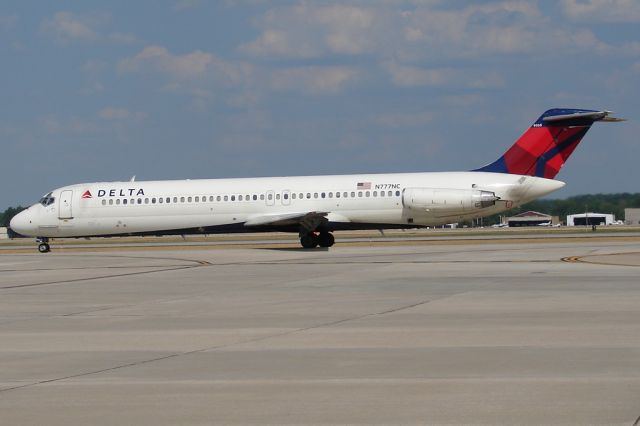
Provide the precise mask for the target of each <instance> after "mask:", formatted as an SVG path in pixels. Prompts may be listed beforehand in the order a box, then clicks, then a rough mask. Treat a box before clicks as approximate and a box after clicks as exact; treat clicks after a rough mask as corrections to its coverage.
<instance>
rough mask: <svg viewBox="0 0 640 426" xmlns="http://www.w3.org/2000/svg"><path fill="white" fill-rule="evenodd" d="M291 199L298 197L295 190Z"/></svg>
mask: <svg viewBox="0 0 640 426" xmlns="http://www.w3.org/2000/svg"><path fill="white" fill-rule="evenodd" d="M291 199H293V200H295V199H296V193H295V192H294V193H293V194H291Z"/></svg>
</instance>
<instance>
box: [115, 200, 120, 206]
mask: <svg viewBox="0 0 640 426" xmlns="http://www.w3.org/2000/svg"><path fill="white" fill-rule="evenodd" d="M119 205H120V198H117V199H116V206H119Z"/></svg>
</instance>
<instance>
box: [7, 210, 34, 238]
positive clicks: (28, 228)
mask: <svg viewBox="0 0 640 426" xmlns="http://www.w3.org/2000/svg"><path fill="white" fill-rule="evenodd" d="M9 227H10V228H11V230H12V231H14V232H16V233H18V234H20V235H24V236H33V231H34V230H35V228H36V227H35V225H34V223H33V215H32V214H31V211H29V210H24V211H22V212H20V213H18V214H17V215H15V216H14V217H13V219H11V222H10V223H9Z"/></svg>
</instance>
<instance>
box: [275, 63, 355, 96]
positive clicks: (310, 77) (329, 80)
mask: <svg viewBox="0 0 640 426" xmlns="http://www.w3.org/2000/svg"><path fill="white" fill-rule="evenodd" d="M357 74H358V73H357V71H356V70H355V69H353V68H349V67H342V66H307V67H296V68H286V69H281V70H276V71H274V72H273V74H272V75H271V88H272V89H275V90H295V91H301V92H305V93H309V94H316V95H323V94H334V93H337V92H339V91H340V90H342V89H343V88H344V86H346V84H347V83H349V82H350V81H352V80H353V79H354V78H355V77H356V76H357Z"/></svg>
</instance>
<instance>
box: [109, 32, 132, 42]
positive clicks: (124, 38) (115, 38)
mask: <svg viewBox="0 0 640 426" xmlns="http://www.w3.org/2000/svg"><path fill="white" fill-rule="evenodd" d="M108 38H109V40H110V41H112V42H114V43H118V44H133V43H137V42H138V38H137V37H136V36H135V35H133V34H125V33H118V32H115V33H111V34H109V37H108Z"/></svg>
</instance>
